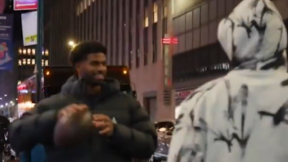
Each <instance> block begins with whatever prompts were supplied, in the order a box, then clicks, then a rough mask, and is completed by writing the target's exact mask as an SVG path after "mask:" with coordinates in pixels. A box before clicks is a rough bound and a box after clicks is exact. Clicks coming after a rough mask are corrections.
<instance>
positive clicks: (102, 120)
mask: <svg viewBox="0 0 288 162" xmlns="http://www.w3.org/2000/svg"><path fill="white" fill-rule="evenodd" d="M93 124H94V126H95V127H96V128H97V129H99V130H100V131H99V134H101V135H103V136H106V137H110V136H111V135H112V134H113V131H114V123H113V122H112V120H111V119H110V118H109V117H108V116H106V115H103V114H95V115H93Z"/></svg>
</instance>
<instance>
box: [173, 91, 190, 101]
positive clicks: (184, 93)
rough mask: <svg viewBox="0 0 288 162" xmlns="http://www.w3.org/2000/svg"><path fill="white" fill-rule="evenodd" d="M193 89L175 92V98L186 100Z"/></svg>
mask: <svg viewBox="0 0 288 162" xmlns="http://www.w3.org/2000/svg"><path fill="white" fill-rule="evenodd" d="M192 92H193V90H187V91H178V92H176V93H175V100H184V99H185V98H186V97H187V96H188V95H189V94H190V93H192Z"/></svg>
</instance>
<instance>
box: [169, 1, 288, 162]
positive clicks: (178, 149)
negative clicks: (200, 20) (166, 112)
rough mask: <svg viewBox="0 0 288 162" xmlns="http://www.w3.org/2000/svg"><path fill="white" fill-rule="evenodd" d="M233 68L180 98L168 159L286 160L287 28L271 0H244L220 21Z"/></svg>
mask: <svg viewBox="0 0 288 162" xmlns="http://www.w3.org/2000/svg"><path fill="white" fill-rule="evenodd" d="M218 39H219V42H220V44H221V45H222V47H223V49H224V50H225V52H226V54H227V55H228V57H229V59H230V60H231V62H232V65H233V67H234V68H233V69H232V70H231V71H230V72H229V73H228V74H227V75H226V76H224V77H222V78H219V79H216V80H213V81H211V82H208V83H206V84H204V85H203V86H201V87H200V88H198V89H197V90H196V91H195V92H194V93H192V94H190V95H189V96H188V97H187V98H186V99H185V100H184V101H183V103H182V104H181V112H180V115H179V117H178V119H177V122H176V123H177V124H176V126H175V132H174V134H173V137H172V141H171V145H170V150H169V155H168V162H188V161H189V162H272V161H273V162H287V159H288V140H287V137H288V74H287V67H286V52H285V49H286V46H287V32H286V28H285V26H284V24H283V21H282V17H281V15H280V14H279V12H278V11H277V9H276V7H275V6H274V4H273V2H271V1H270V0H243V1H242V2H240V4H239V5H238V6H237V7H236V8H235V9H234V10H233V12H232V13H231V14H230V15H229V16H228V17H226V18H224V19H223V20H222V21H221V22H220V24H219V27H218Z"/></svg>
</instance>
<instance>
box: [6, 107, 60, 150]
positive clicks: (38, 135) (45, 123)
mask: <svg viewBox="0 0 288 162" xmlns="http://www.w3.org/2000/svg"><path fill="white" fill-rule="evenodd" d="M56 117H57V112H56V110H50V109H49V108H48V107H47V106H45V104H43V103H41V102H40V103H39V104H37V105H36V106H35V108H34V111H33V113H32V115H31V116H28V117H25V118H23V119H17V120H15V121H14V122H13V123H12V124H11V125H10V127H9V139H10V143H11V146H12V148H13V149H14V150H15V151H16V152H22V151H27V150H30V149H31V148H33V147H34V146H35V145H36V144H38V143H46V142H47V140H48V139H50V141H51V137H52V134H53V129H54V126H55V124H56V121H57V118H56ZM50 141H49V142H50Z"/></svg>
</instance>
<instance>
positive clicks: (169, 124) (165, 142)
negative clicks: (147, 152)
mask: <svg viewBox="0 0 288 162" xmlns="http://www.w3.org/2000/svg"><path fill="white" fill-rule="evenodd" d="M174 126H175V121H174V120H163V121H157V122H155V128H156V131H157V134H158V147H157V150H156V152H155V153H154V154H153V155H152V157H151V158H150V159H149V162H166V161H167V156H168V151H169V146H170V141H171V138H172V133H173V131H174Z"/></svg>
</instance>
